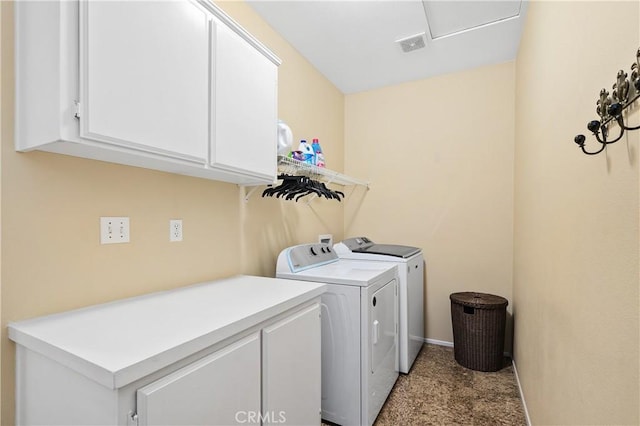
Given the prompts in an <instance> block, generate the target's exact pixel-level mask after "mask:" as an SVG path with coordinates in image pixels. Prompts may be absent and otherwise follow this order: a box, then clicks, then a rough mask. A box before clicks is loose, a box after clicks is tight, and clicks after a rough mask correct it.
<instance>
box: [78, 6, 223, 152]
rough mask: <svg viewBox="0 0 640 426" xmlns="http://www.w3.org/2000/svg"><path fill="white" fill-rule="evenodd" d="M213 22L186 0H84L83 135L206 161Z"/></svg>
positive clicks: (81, 34) (98, 139)
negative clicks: (210, 44) (211, 28)
mask: <svg viewBox="0 0 640 426" xmlns="http://www.w3.org/2000/svg"><path fill="white" fill-rule="evenodd" d="M210 26H211V17H210V15H209V13H207V12H206V11H205V10H204V9H202V8H201V7H200V6H198V5H196V4H195V3H192V2H190V1H187V0H181V1H154V2H150V1H84V2H81V9H80V133H81V137H83V138H86V139H91V140H94V141H99V142H104V143H108V144H111V145H116V146H124V147H127V148H133V149H136V150H140V151H143V152H150V153H155V154H160V155H163V156H166V157H173V158H178V159H182V160H187V161H190V162H195V163H200V164H204V163H206V159H207V157H208V140H209V127H210V123H209V120H210V118H209V93H210V80H209V72H210V71H209V64H210V58H209V55H210V53H211V51H210V46H209V42H210V36H209V34H210Z"/></svg>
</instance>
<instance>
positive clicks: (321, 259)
mask: <svg viewBox="0 0 640 426" xmlns="http://www.w3.org/2000/svg"><path fill="white" fill-rule="evenodd" d="M287 258H288V260H289V267H290V268H291V270H292V271H293V272H296V271H300V270H303V269H307V268H310V267H313V266H319V265H324V264H327V263H331V262H336V261H337V260H338V255H337V254H336V253H335V251H333V248H331V246H330V245H329V244H325V243H314V244H302V245H299V246H295V247H291V248H290V249H289V251H288V253H287Z"/></svg>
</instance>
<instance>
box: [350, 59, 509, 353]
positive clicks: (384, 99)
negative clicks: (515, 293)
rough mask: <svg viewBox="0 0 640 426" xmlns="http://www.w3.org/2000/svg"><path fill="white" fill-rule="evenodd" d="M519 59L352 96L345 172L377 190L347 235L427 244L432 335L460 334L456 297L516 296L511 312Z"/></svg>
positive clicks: (364, 200) (355, 205) (353, 208)
mask: <svg viewBox="0 0 640 426" xmlns="http://www.w3.org/2000/svg"><path fill="white" fill-rule="evenodd" d="M514 73H515V68H514V63H504V64H499V65H493V66H487V67H482V68H478V69H474V70H470V71H464V72H459V73H455V74H449V75H445V76H440V77H436V78H431V79H427V80H421V81H416V82H411V83H406V84H401V85H397V86H392V87H387V88H382V89H378V90H373V91H369V92H364V93H359V94H355V95H348V96H347V97H346V106H345V117H346V118H345V123H346V132H345V170H346V172H347V173H349V174H353V175H355V176H366V177H367V179H370V181H371V188H372V189H371V190H370V191H369V193H368V194H366V196H365V197H359V198H354V199H353V200H351V201H350V202H349V203H348V204H347V209H346V213H345V235H346V236H356V235H367V236H370V237H371V238H372V239H373V240H374V241H379V242H385V243H397V244H406V245H414V246H418V247H422V248H423V250H424V255H425V259H426V335H427V337H428V338H430V339H436V340H441V341H446V342H451V341H452V340H453V337H452V330H451V314H450V302H449V295H450V294H451V293H453V292H458V291H479V292H487V293H493V294H498V295H501V296H503V297H506V298H507V299H508V300H509V302H510V306H509V311H510V310H511V304H512V298H511V282H512V253H513V249H512V243H513V221H512V218H513V138H514V102H515V99H514V93H515V92H514V90H515V81H514V78H515V74H514Z"/></svg>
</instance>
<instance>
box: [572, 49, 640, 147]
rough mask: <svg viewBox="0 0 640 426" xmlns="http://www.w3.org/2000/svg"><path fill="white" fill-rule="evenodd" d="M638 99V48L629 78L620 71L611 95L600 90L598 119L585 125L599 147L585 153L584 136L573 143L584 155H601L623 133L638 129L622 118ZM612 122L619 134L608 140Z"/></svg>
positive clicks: (639, 82) (639, 58)
mask: <svg viewBox="0 0 640 426" xmlns="http://www.w3.org/2000/svg"><path fill="white" fill-rule="evenodd" d="M638 98H640V48H638V51H637V52H636V61H635V62H634V63H633V64H631V76H630V77H629V75H628V74H627V73H626V72H624V71H623V70H620V71H618V74H617V76H616V82H615V83H614V84H613V87H612V91H611V93H609V92H608V91H607V90H606V89H602V90H600V97H599V98H598V101H597V102H596V106H597V107H596V113H597V114H598V116H599V117H600V119H599V120H593V121H590V122H589V123H587V129H588V130H589V131H590V132H591V133H593V135H594V136H595V137H596V140H597V141H598V142H599V143H600V147H599V148H598V149H597V150H595V151H587V149H586V148H585V141H586V139H587V138H586V137H585V136H584V135H577V136H576V137H575V138H574V139H573V141H574V142H575V143H576V144H578V146H579V147H580V148H581V149H582V152H584V153H585V154H587V155H595V154H599V153H601V152H602V151H603V150H604V149H605V148H606V147H607V145H609V144H612V143H615V142H618V141H619V140H620V139H622V136H623V135H624V132H625V131H627V130H638V129H640V125H638V126H628V123H625V122H624V117H623V112H624V110H626V109H627V108H628V107H630V106H631V105H632V104H633V103H634V102H635V101H637V100H638ZM613 121H615V122H616V123H617V124H618V127H619V129H620V132H619V133H618V135H617V136H616V137H615V138H614V139H609V125H610V124H611V122H613Z"/></svg>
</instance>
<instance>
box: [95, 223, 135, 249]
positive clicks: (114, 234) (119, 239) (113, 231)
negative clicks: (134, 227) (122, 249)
mask: <svg viewBox="0 0 640 426" xmlns="http://www.w3.org/2000/svg"><path fill="white" fill-rule="evenodd" d="M128 242H129V218H128V217H101V218H100V244H118V243H128Z"/></svg>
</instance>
